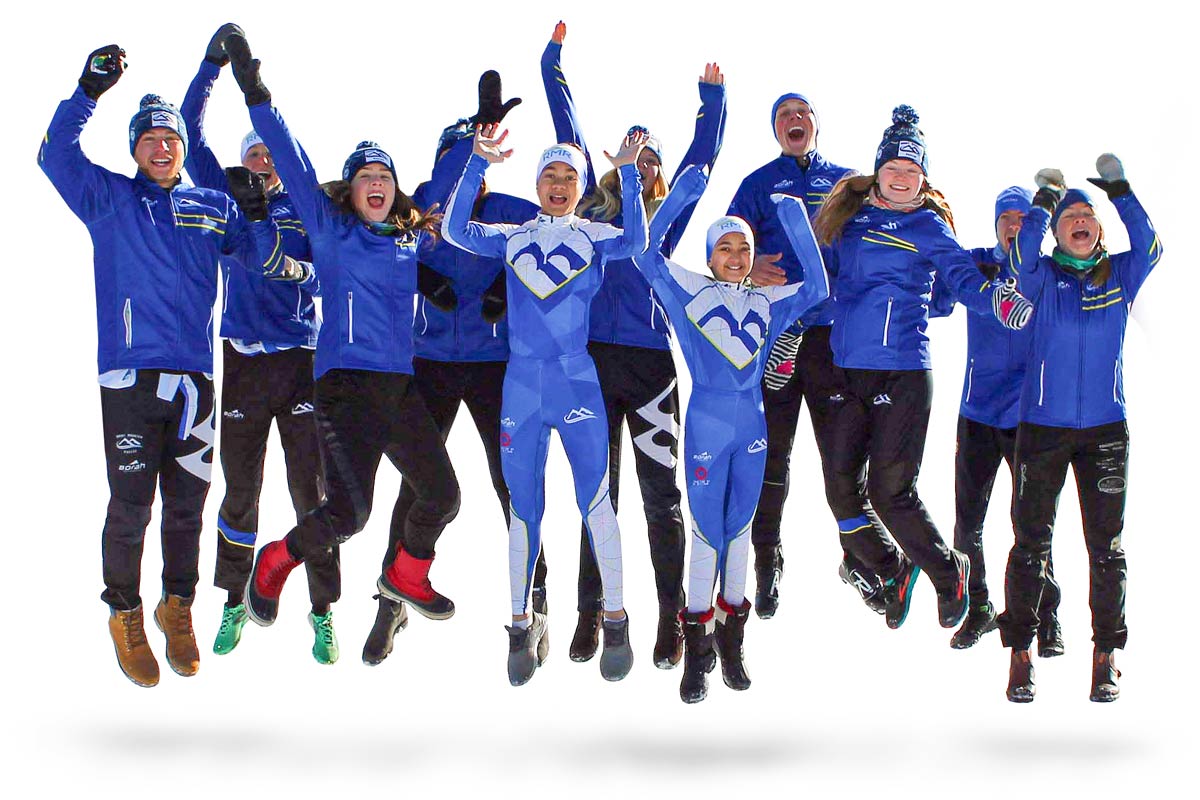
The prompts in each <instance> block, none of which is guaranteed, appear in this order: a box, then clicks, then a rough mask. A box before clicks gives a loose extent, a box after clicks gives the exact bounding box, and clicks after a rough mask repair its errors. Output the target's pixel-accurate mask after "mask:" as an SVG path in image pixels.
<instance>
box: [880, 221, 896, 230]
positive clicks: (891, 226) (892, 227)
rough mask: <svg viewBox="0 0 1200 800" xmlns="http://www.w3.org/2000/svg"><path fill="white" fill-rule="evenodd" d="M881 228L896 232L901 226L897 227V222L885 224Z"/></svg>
mask: <svg viewBox="0 0 1200 800" xmlns="http://www.w3.org/2000/svg"><path fill="white" fill-rule="evenodd" d="M879 227H881V228H883V229H884V230H885V231H894V230H896V229H897V228H899V227H900V226H899V225H897V224H896V223H895V222H885V223H883V224H882V225H880V226H879Z"/></svg>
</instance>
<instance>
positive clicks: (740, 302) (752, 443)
mask: <svg viewBox="0 0 1200 800" xmlns="http://www.w3.org/2000/svg"><path fill="white" fill-rule="evenodd" d="M704 185H705V178H704V173H703V172H702V171H701V170H699V169H697V168H696V167H689V168H687V169H686V171H685V172H684V173H683V174H682V175H681V176H679V179H678V180H677V182H676V184H675V186H674V188H673V189H672V191H671V193H670V194H669V195H668V196H667V200H666V202H664V203H663V205H662V207H661V208H660V209H659V213H658V215H657V216H656V217H655V219H654V222H653V223H652V224H651V226H650V248H649V250H648V251H647V252H646V253H643V254H642V255H640V256H636V257H635V259H634V260H635V262H636V263H637V265H638V267H639V268H640V269H641V270H642V271H644V272H645V273H646V275H647V276H648V277H649V278H650V282H651V285H653V286H654V288H655V289H656V290H657V291H658V296H659V297H661V298H662V300H663V303H664V304H665V306H666V309H667V314H668V316H669V317H670V319H671V324H672V325H673V327H674V328H675V333H676V336H677V337H678V339H679V346H680V349H681V350H682V351H683V355H684V358H685V359H686V361H687V365H688V369H689V371H690V372H691V374H692V395H691V398H690V399H689V401H688V409H687V421H686V424H685V426H684V429H685V438H684V459H685V464H687V475H688V484H687V489H688V506H689V507H690V509H691V512H692V557H691V564H690V568H689V571H688V600H687V611H686V612H682V613H681V614H680V620H681V621H682V623H683V628H684V636H685V638H686V641H687V651H686V655H685V661H684V668H683V669H684V671H683V679H682V680H681V681H680V684H679V695H680V697H681V698H682V699H683V701H684V702H685V703H696V702H699V701H701V700H703V699H704V697H705V695H706V694H707V692H708V679H707V677H706V673H707V672H708V671H709V670H711V669H712V667H713V662H714V661H715V657H714V652H713V651H714V648H715V650H716V653H715V656H716V657H719V658H720V660H721V675H722V677H723V679H724V681H725V684H726V685H727V686H729V688H731V689H736V690H743V689H748V688H750V675H749V674H748V672H747V671H746V665H745V660H744V656H743V651H742V641H743V637H744V633H745V626H746V620H747V618H748V617H749V614H750V601H748V600H747V599H746V592H745V588H746V562H747V556H748V555H749V550H750V542H749V538H750V525H751V522H752V520H753V519H754V510H755V507H756V506H757V504H758V494H759V490H760V489H761V488H762V474H763V469H764V467H765V463H766V458H767V456H766V450H767V436H768V433H767V423H766V418H765V416H764V413H763V401H762V386H761V381H762V373H763V370H764V368H765V366H766V354H767V353H768V352H770V349H771V345H772V344H774V341H775V339H776V338H778V337H779V335H780V334H782V333H783V331H784V330H785V329H786V328H787V327H788V326H790V325H791V324H792V322H793V321H794V320H796V319H797V318H799V317H801V316H802V315H803V314H804V313H805V312H806V311H807V310H808V309H809V308H810V307H812V306H813V305H814V304H816V303H820V302H821V301H822V300H824V299H825V298H826V297H827V296H828V295H829V282H828V279H827V278H826V276H825V267H824V264H823V262H822V259H821V252H820V250H819V248H818V247H817V243H816V240H815V238H814V237H813V233H812V229H811V227H810V226H809V222H808V214H807V212H806V211H805V208H804V204H803V203H802V202H801V201H800V200H798V199H797V198H794V197H790V196H784V195H779V194H777V195H775V196H774V198H773V200H774V202H776V203H777V208H778V214H779V218H780V222H781V224H782V226H783V228H784V230H785V231H787V234H788V237H789V240H790V242H791V246H792V248H793V249H794V251H795V252H796V253H797V254H799V255H801V256H802V257H803V258H804V262H805V264H806V265H807V271H806V274H807V276H808V279H807V280H806V281H804V282H802V283H791V284H787V285H786V286H766V287H761V288H756V287H751V286H749V285H748V283H747V276H748V275H749V273H750V268H751V265H752V264H753V262H754V234H753V232H752V231H751V230H750V226H749V225H748V224H747V223H746V222H745V220H742V219H739V218H737V217H722V218H720V219H718V220H717V221H716V222H714V223H713V224H712V225H711V226H710V227H709V229H708V235H707V237H706V238H707V249H708V265H709V268H710V269H711V270H712V273H713V277H712V278H709V277H706V276H703V275H699V274H696V273H694V272H689V271H688V270H685V269H683V268H682V267H680V266H679V265H677V264H675V263H673V262H671V261H668V260H667V259H666V258H665V257H664V256H663V254H662V240H663V238H664V237H665V236H666V235H667V231H668V229H669V228H670V226H671V224H672V223H673V222H674V221H675V219H676V217H677V216H678V214H679V213H681V212H682V211H683V210H684V209H685V208H688V207H691V206H694V204H695V203H696V201H697V200H699V198H700V194H701V193H702V192H703V190H704ZM718 580H719V581H720V592H719V594H718V595H717V599H716V609H715V610H714V608H713V587H714V584H716V583H717V581H718ZM714 618H715V630H714Z"/></svg>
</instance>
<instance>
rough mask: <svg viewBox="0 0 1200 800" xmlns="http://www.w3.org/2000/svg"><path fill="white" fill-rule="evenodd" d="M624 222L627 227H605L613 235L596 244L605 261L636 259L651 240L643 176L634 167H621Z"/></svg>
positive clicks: (628, 165) (622, 214) (622, 217)
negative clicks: (643, 192)
mask: <svg viewBox="0 0 1200 800" xmlns="http://www.w3.org/2000/svg"><path fill="white" fill-rule="evenodd" d="M621 219H622V220H623V224H624V227H622V228H615V227H612V226H605V227H606V228H608V229H609V230H610V231H612V232H613V235H612V236H611V238H609V237H604V238H601V239H598V240H597V241H596V248H597V249H598V250H601V251H603V253H604V257H605V258H633V257H634V256H636V255H638V254H639V253H641V252H643V251H645V249H646V244H647V243H648V241H649V238H650V234H649V231H648V230H647V228H646V204H645V203H643V202H642V176H641V175H640V174H639V173H638V170H637V167H636V166H634V165H633V164H626V165H625V166H623V167H621Z"/></svg>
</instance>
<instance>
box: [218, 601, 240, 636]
mask: <svg viewBox="0 0 1200 800" xmlns="http://www.w3.org/2000/svg"><path fill="white" fill-rule="evenodd" d="M238 616H239V615H238V611H237V609H236V608H230V607H228V606H226V607H225V610H224V611H222V612H221V627H220V628H219V629H218V631H217V635H218V636H224V635H225V634H227V633H229V632H230V631H231V630H233V627H234V625H236V624H237V618H238Z"/></svg>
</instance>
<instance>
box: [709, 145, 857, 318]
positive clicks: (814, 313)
mask: <svg viewBox="0 0 1200 800" xmlns="http://www.w3.org/2000/svg"><path fill="white" fill-rule="evenodd" d="M853 174H854V170H852V169H848V168H846V167H839V166H838V165H837V164H831V163H829V162H828V161H826V160H825V158H824V157H823V156H822V155H821V154H820V153H817V152H813V153H811V154H810V155H809V161H808V167H801V166H800V164H799V163H798V162H797V161H796V159H795V158H793V157H792V156H780V157H779V158H777V159H775V160H774V161H771V162H769V163H767V164H764V165H763V166H761V167H759V168H758V169H756V170H755V171H754V172H751V173H750V174H749V175H747V176H746V178H745V179H744V180H743V181H742V183H741V185H740V186H738V190H737V192H735V193H734V195H733V201H732V202H730V204H729V211H728V213H729V214H732V215H734V216H738V217H741V218H742V219H744V220H746V222H749V223H750V227H751V228H752V229H753V230H754V252H755V253H783V258H781V259H780V260H779V262H778V263H777V264H776V266H777V267H779V268H780V269H782V270H783V271H784V272H786V273H787V281H788V283H794V282H796V281H799V280H803V279H804V265H803V264H802V263H801V262H800V261H799V260H798V259H797V257H796V253H795V252H794V251H793V250H792V246H791V243H790V242H789V241H788V237H787V232H786V231H785V230H784V228H783V226H782V225H781V224H780V222H779V217H778V216H777V214H776V213H775V203H774V202H772V200H771V195H772V194H776V193H783V194H789V195H792V196H794V197H798V198H800V199H801V200H803V201H804V206H805V208H806V209H807V210H808V216H809V217H810V218H811V219H816V217H817V212H818V211H820V210H821V206H823V205H825V199H826V198H827V197H829V193H830V192H831V191H832V190H833V187H834V185H835V184H836V183H837V182H838V181H840V180H841V179H842V178H844V177H845V176H847V175H853ZM821 252H822V254H823V255H824V256H825V258H826V260H828V257H829V251H828V250H827V249H824V248H823V249H822V251H821ZM832 322H833V308H832V303H831V302H826V303H821V304H819V305H816V306H814V307H813V308H811V309H809V311H808V312H807V313H806V314H805V315H804V316H803V317H801V318H800V323H801V325H802V326H803V327H806V328H807V327H810V326H813V325H829V324H831V323H832Z"/></svg>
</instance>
